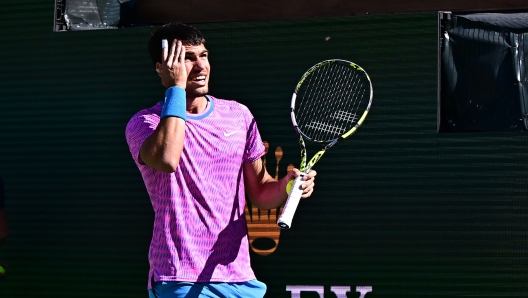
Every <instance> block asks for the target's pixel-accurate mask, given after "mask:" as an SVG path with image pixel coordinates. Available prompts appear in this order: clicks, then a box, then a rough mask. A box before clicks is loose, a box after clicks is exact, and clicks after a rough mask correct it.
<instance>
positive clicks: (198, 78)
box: [191, 76, 205, 83]
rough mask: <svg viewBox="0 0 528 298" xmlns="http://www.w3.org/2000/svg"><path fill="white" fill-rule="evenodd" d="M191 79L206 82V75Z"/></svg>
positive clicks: (195, 81) (196, 81)
mask: <svg viewBox="0 0 528 298" xmlns="http://www.w3.org/2000/svg"><path fill="white" fill-rule="evenodd" d="M191 81H192V82H194V83H203V82H205V76H196V77H194V78H192V79H191Z"/></svg>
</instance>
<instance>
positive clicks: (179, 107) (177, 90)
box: [161, 86, 187, 120]
mask: <svg viewBox="0 0 528 298" xmlns="http://www.w3.org/2000/svg"><path fill="white" fill-rule="evenodd" d="M165 117H178V118H181V119H183V120H187V101H186V97H185V90H184V89H183V88H181V87H178V86H174V87H170V88H169V89H167V91H165V101H164V102H163V108H162V109H161V118H165Z"/></svg>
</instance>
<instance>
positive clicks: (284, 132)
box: [0, 0, 528, 298]
mask: <svg viewBox="0 0 528 298" xmlns="http://www.w3.org/2000/svg"><path fill="white" fill-rule="evenodd" d="M53 8H54V7H53V1H44V0H33V1H13V0H4V1H3V2H2V6H1V7H0V30H1V35H0V36H1V42H0V54H1V55H0V65H1V68H2V70H1V73H0V76H1V80H0V176H2V177H3V179H4V181H5V189H6V196H7V201H6V206H7V211H8V216H9V221H10V232H11V233H10V236H9V238H8V241H7V242H6V244H5V245H4V246H3V247H1V248H0V260H5V261H7V262H8V263H9V268H8V270H9V276H8V278H7V279H6V280H4V281H0V297H1V298H26V297H112V298H114V297H147V296H146V295H147V292H146V282H147V280H146V279H147V270H148V263H147V250H148V244H149V241H150V235H151V225H152V219H153V214H152V209H151V207H150V202H149V200H148V197H147V194H146V191H145V188H144V186H143V183H142V180H141V177H140V175H139V172H138V170H137V168H136V167H135V165H134V163H133V161H132V159H131V157H130V154H129V152H128V148H127V145H126V142H125V138H124V129H125V125H126V123H127V121H128V120H129V118H130V117H131V116H132V115H133V114H134V113H135V112H136V111H138V110H139V109H142V108H144V107H148V106H151V105H153V104H154V103H155V102H156V101H158V100H160V98H161V97H162V95H163V89H162V87H161V86H160V84H159V81H158V79H157V76H156V74H155V72H154V68H153V66H152V65H151V64H150V61H149V58H148V55H147V51H146V41H147V39H148V35H149V32H151V31H152V28H131V29H120V30H103V31H91V32H62V33H53V32H52V29H53ZM197 27H199V28H200V29H202V31H203V32H204V34H205V35H206V37H207V40H208V44H207V46H208V48H209V50H210V51H211V58H210V59H211V63H212V81H211V93H212V94H213V95H215V96H217V97H220V98H227V99H236V100H239V101H240V102H242V103H244V104H246V105H247V106H248V107H249V108H250V109H251V110H252V111H253V113H254V116H255V118H256V119H257V122H258V125H259V128H260V130H261V133H262V136H263V138H264V139H265V140H267V141H268V142H270V147H271V148H272V149H274V148H275V147H277V146H281V147H282V148H283V150H284V152H285V155H284V158H283V160H282V161H281V171H282V172H281V175H283V174H284V169H285V165H286V164H288V163H296V162H297V161H298V150H297V147H298V145H297V144H296V141H295V136H294V133H293V130H292V129H291V126H290V119H289V112H288V106H289V100H290V97H291V93H292V92H293V88H294V85H295V84H296V82H297V80H298V79H299V78H300V76H301V75H302V73H303V72H304V71H305V70H306V69H308V68H309V67H310V66H312V65H313V64H315V63H317V62H319V61H321V60H324V59H329V58H341V59H347V60H351V61H354V62H356V63H357V64H359V65H361V66H362V67H363V68H365V69H366V70H367V71H368V73H369V75H370V76H371V78H372V81H373V85H374V103H373V107H372V110H371V114H370V115H369V117H368V118H367V120H366V122H365V124H364V126H363V127H362V128H361V129H360V130H359V131H358V132H357V133H356V134H355V135H354V136H353V137H352V138H351V139H350V140H349V141H347V142H346V143H343V144H342V145H340V146H339V147H336V148H335V149H332V151H330V152H329V153H327V155H325V157H324V158H323V159H322V160H321V161H320V162H319V163H318V164H317V167H316V169H317V171H318V173H319V175H318V177H317V183H316V184H317V186H316V192H315V194H314V195H313V197H312V198H310V199H309V200H306V201H303V202H302V204H301V206H300V208H299V211H298V213H297V215H296V218H295V220H294V227H293V228H292V230H290V231H286V232H282V234H281V238H280V243H279V246H278V248H277V250H276V251H275V252H274V253H273V254H271V255H269V256H267V257H263V256H259V255H256V254H252V260H253V265H254V269H255V271H256V273H257V276H258V278H259V279H261V280H262V281H264V282H265V283H267V284H268V287H269V290H268V295H267V297H273V298H274V297H290V293H289V292H287V291H286V285H322V286H324V287H325V292H326V294H325V297H335V295H334V294H333V293H331V292H330V286H334V285H341V286H350V287H351V289H352V293H349V296H348V297H359V294H358V293H355V292H354V290H355V287H356V286H372V287H373V292H372V293H369V294H367V296H366V297H367V298H370V297H426V296H433V297H455V296H477V297H484V296H486V297H493V296H497V297H498V296H509V297H514V296H519V297H523V296H527V295H528V288H527V286H526V276H527V274H528V270H527V267H526V264H527V257H526V253H527V245H528V243H527V241H526V239H527V238H526V237H527V235H526V232H527V229H526V224H527V219H526V213H527V206H526V204H525V198H526V191H527V187H526V186H525V185H526V182H527V180H528V173H527V171H526V168H527V166H528V165H527V163H528V162H527V157H528V152H527V150H526V136H525V134H523V133H493V134H491V133H481V134H441V135H439V134H437V133H436V124H437V98H436V94H437V15H436V13H424V14H410V15H407V14H401V15H380V16H356V17H350V18H331V19H309V20H292V21H269V22H248V23H237V22H232V23H221V24H198V25H197ZM327 37H329V39H328V40H327ZM312 152H313V151H312ZM274 163H275V161H274V158H273V155H272V154H269V156H268V164H269V165H270V166H269V170H270V172H272V173H274V166H273V165H274ZM302 297H315V296H314V294H313V293H312V294H311V293H303V295H302Z"/></svg>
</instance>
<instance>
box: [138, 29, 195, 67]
mask: <svg viewBox="0 0 528 298" xmlns="http://www.w3.org/2000/svg"><path fill="white" fill-rule="evenodd" d="M163 39H166V40H167V41H168V42H169V48H170V46H171V45H172V42H173V41H174V40H175V39H177V40H181V41H182V43H184V44H188V45H191V46H199V45H201V44H205V38H204V37H203V35H202V32H200V31H199V30H198V29H196V28H194V27H193V26H191V25H187V24H182V23H176V22H175V23H169V24H166V25H163V26H162V27H160V28H158V29H157V30H156V31H154V32H153V33H152V35H151V36H150V39H149V43H148V49H149V53H150V59H152V63H154V64H156V62H161V53H162V51H161V40H163Z"/></svg>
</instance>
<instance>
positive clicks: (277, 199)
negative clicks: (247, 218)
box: [243, 158, 317, 210]
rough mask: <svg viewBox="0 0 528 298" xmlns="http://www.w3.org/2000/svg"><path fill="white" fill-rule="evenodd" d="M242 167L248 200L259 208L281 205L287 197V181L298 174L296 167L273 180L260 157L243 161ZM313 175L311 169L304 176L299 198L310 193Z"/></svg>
mask: <svg viewBox="0 0 528 298" xmlns="http://www.w3.org/2000/svg"><path fill="white" fill-rule="evenodd" d="M243 167H244V182H245V187H246V191H247V194H248V196H249V200H250V201H251V204H252V205H253V206H254V207H257V208H259V209H261V210H267V209H272V208H277V207H279V206H280V205H282V204H283V203H284V202H285V201H286V199H287V198H288V193H287V192H286V187H287V185H288V183H289V182H290V181H291V180H293V179H295V178H296V177H298V176H299V175H300V172H299V170H298V169H293V170H290V171H288V173H287V174H286V176H284V177H283V178H282V179H279V180H275V178H273V177H271V175H270V174H268V172H267V171H266V167H264V164H263V162H262V159H260V158H259V159H257V160H255V161H253V162H248V163H244V165H243ZM315 175H317V172H315V171H313V170H312V171H310V172H309V173H308V174H307V175H305V176H304V180H305V181H304V183H303V185H302V186H301V187H302V188H303V194H302V196H301V198H307V197H309V196H311V195H312V192H313V188H314V179H315Z"/></svg>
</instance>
